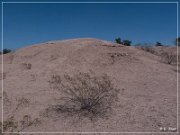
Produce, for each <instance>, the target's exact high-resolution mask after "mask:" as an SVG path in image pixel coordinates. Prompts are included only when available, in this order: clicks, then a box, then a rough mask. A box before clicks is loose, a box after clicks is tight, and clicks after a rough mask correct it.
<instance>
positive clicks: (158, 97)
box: [1, 38, 179, 135]
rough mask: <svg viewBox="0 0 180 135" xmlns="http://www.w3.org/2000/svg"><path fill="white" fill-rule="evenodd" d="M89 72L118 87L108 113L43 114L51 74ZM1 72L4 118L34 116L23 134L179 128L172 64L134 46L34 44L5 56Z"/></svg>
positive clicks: (50, 101)
mask: <svg viewBox="0 0 180 135" xmlns="http://www.w3.org/2000/svg"><path fill="white" fill-rule="evenodd" d="M166 49H168V48H166ZM157 50H158V49H157ZM171 50H173V51H174V50H176V48H175V47H174V48H173V49H172V48H171ZM175 52H176V51H174V53H175ZM1 65H2V63H1ZM89 70H92V71H93V72H95V73H96V74H98V75H101V74H104V73H106V74H107V75H108V76H110V78H111V80H112V82H113V83H114V85H116V86H117V87H118V88H119V89H121V92H120V93H119V95H118V96H119V98H118V102H116V104H115V105H114V109H113V112H112V115H111V116H110V117H109V118H108V119H99V120H97V121H96V122H91V121H90V120H88V119H83V120H81V121H79V122H76V123H73V122H72V121H73V120H72V118H66V119H65V118H62V117H58V118H56V119H54V118H51V117H44V116H43V115H42V114H43V112H44V111H45V109H46V108H47V107H48V106H49V105H52V104H54V103H55V100H54V97H55V96H57V93H56V92H55V91H53V90H52V89H51V88H50V86H49V83H48V81H49V79H50V76H51V75H52V74H60V75H63V74H64V73H68V74H75V73H77V72H88V71H89ZM3 76H4V79H3V82H4V84H3V85H4V86H3V88H4V92H5V94H7V98H6V100H4V109H3V110H4V111H3V112H4V117H3V118H4V120H6V119H7V118H8V117H10V116H14V119H15V121H17V122H20V121H22V119H23V118H24V116H30V117H31V118H30V119H31V120H32V121H33V120H35V119H36V120H38V121H37V124H34V125H33V124H32V125H31V126H27V127H25V128H23V129H22V128H21V129H22V130H21V131H23V132H160V128H161V127H163V128H176V127H177V71H176V65H169V64H165V63H163V62H161V59H160V57H159V56H156V55H153V54H150V53H148V52H145V51H143V50H140V49H137V48H135V47H133V46H131V47H128V46H123V45H117V44H115V43H111V42H107V41H103V40H98V39H93V38H82V39H72V40H64V41H51V42H48V43H42V44H37V45H32V46H28V47H25V48H22V49H19V50H17V51H16V52H13V53H9V54H5V55H4V71H3ZM178 76H179V75H178ZM1 85H2V84H1ZM1 95H2V93H1ZM20 102H23V104H20ZM19 129H20V128H19ZM16 130H17V129H14V131H16ZM175 131H176V130H175ZM166 132H167V131H166ZM174 134H175V133H174ZM126 135H127V134H126Z"/></svg>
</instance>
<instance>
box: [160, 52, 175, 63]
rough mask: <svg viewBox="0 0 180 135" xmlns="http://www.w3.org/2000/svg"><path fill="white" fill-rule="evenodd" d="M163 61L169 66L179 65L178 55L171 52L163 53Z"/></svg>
mask: <svg viewBox="0 0 180 135" xmlns="http://www.w3.org/2000/svg"><path fill="white" fill-rule="evenodd" d="M161 60H162V61H163V62H165V63H167V64H173V63H177V55H174V54H173V53H169V52H163V53H162V54H161Z"/></svg>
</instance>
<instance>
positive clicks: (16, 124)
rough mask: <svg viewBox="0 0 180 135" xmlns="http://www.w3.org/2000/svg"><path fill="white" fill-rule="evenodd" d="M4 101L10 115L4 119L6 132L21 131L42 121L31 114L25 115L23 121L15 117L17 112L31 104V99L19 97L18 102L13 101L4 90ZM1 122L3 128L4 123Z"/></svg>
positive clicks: (4, 108) (5, 110)
mask: <svg viewBox="0 0 180 135" xmlns="http://www.w3.org/2000/svg"><path fill="white" fill-rule="evenodd" d="M3 103H4V106H3V110H4V113H7V114H6V115H7V116H8V117H7V118H6V119H4V120H3V131H4V132H21V131H23V130H24V129H25V128H28V127H30V126H37V125H39V124H40V123H41V121H40V120H39V119H38V118H34V119H32V118H31V116H30V115H24V116H23V117H22V120H21V121H18V120H16V119H15V115H16V114H17V111H18V110H20V109H23V108H25V107H28V106H29V104H30V101H29V99H26V98H24V97H22V98H19V99H17V100H16V102H15V103H13V102H12V101H11V100H10V99H9V97H8V95H7V93H6V92H4V93H3ZM0 124H1V128H2V123H0ZM1 131H2V129H1ZM13 134H14V133H13Z"/></svg>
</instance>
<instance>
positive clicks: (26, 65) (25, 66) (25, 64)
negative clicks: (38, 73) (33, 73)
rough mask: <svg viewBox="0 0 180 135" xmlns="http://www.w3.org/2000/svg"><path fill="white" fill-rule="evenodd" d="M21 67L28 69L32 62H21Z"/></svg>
mask: <svg viewBox="0 0 180 135" xmlns="http://www.w3.org/2000/svg"><path fill="white" fill-rule="evenodd" d="M22 67H23V68H24V69H28V70H30V69H31V67H32V64H31V63H22Z"/></svg>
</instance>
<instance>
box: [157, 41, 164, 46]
mask: <svg viewBox="0 0 180 135" xmlns="http://www.w3.org/2000/svg"><path fill="white" fill-rule="evenodd" d="M155 46H163V45H162V44H161V43H160V42H156V44H155Z"/></svg>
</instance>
